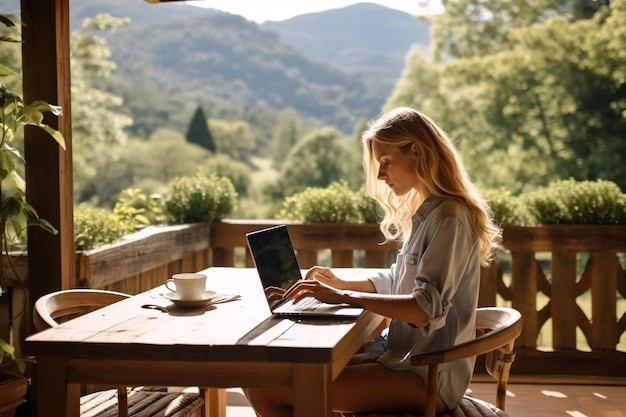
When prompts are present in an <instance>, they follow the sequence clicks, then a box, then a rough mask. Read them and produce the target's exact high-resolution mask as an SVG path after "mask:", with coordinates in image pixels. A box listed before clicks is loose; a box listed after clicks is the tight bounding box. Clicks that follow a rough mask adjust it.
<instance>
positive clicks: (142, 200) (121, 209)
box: [113, 188, 165, 232]
mask: <svg viewBox="0 0 626 417" xmlns="http://www.w3.org/2000/svg"><path fill="white" fill-rule="evenodd" d="M159 198H160V196H148V195H146V194H145V193H144V192H142V191H141V190H140V189H139V188H127V189H125V190H122V192H121V193H120V195H119V197H118V200H117V202H116V203H115V207H113V213H114V214H115V215H116V216H117V217H118V219H119V220H120V221H121V222H122V223H123V224H124V225H127V227H128V230H129V232H132V231H133V230H134V229H135V228H136V227H137V226H138V225H143V226H147V225H151V224H158V223H163V222H164V221H165V219H164V217H163V210H162V208H161V202H160V201H159Z"/></svg>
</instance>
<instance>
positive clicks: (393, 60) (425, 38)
mask: <svg viewBox="0 0 626 417" xmlns="http://www.w3.org/2000/svg"><path fill="white" fill-rule="evenodd" d="M262 26H263V27H264V28H268V29H271V30H274V31H276V32H278V33H279V34H280V35H281V37H282V38H283V39H285V41H286V42H287V43H290V44H292V45H295V46H296V47H297V48H299V49H300V50H302V51H306V53H307V54H308V55H310V56H314V57H317V58H319V59H321V60H323V61H325V62H331V63H333V65H335V66H338V67H340V68H342V69H344V70H349V71H353V72H356V73H359V74H362V75H363V76H364V79H366V80H367V82H370V83H374V84H375V85H377V87H380V89H381V92H383V93H386V94H388V93H389V92H390V91H391V89H392V87H393V85H394V84H395V82H396V81H397V80H398V78H399V77H400V75H401V73H402V69H403V68H404V63H405V62H404V59H405V56H406V54H407V52H408V51H409V49H410V48H411V46H412V45H414V44H420V45H423V46H427V45H428V44H429V43H430V23H428V22H426V21H424V20H418V18H417V17H414V16H412V15H410V14H408V13H404V12H400V11H397V10H394V9H389V8H387V7H383V6H380V5H378V4H374V3H358V4H354V5H350V6H347V7H343V8H339V9H334V10H328V11H325V12H319V13H309V14H304V15H301V16H296V17H293V18H291V19H288V20H284V21H269V22H265V23H263V24H262Z"/></svg>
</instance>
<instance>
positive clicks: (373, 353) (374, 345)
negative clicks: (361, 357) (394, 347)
mask: <svg viewBox="0 0 626 417" xmlns="http://www.w3.org/2000/svg"><path fill="white" fill-rule="evenodd" d="M388 334H389V329H384V330H383V331H382V332H381V333H380V336H376V337H375V338H374V339H372V340H370V341H369V342H367V343H366V344H365V361H364V362H365V363H367V362H376V360H377V359H378V358H379V357H380V355H382V354H383V353H384V352H385V351H386V350H387V336H388Z"/></svg>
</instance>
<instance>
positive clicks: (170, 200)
mask: <svg viewBox="0 0 626 417" xmlns="http://www.w3.org/2000/svg"><path fill="white" fill-rule="evenodd" d="M236 205H237V192H236V191H235V187H234V186H233V183H232V182H231V181H230V180H229V179H228V178H225V177H218V176H217V175H215V174H211V175H204V174H198V175H196V176H186V177H178V178H175V179H173V180H172V181H170V182H169V183H168V184H167V187H166V191H165V193H164V197H163V211H164V213H165V215H166V216H167V218H168V219H169V220H170V221H171V222H172V223H198V222H212V221H214V220H220V219H223V218H224V217H226V216H227V215H228V214H230V213H232V212H233V210H234V209H235V208H236Z"/></svg>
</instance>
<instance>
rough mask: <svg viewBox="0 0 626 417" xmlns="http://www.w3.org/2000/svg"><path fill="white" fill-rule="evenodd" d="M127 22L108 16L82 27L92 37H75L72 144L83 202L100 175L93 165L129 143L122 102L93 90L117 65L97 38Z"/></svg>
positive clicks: (77, 190)
mask: <svg viewBox="0 0 626 417" xmlns="http://www.w3.org/2000/svg"><path fill="white" fill-rule="evenodd" d="M128 21H129V20H128V19H118V18H113V17H111V16H109V15H107V14H103V15H98V16H97V17H96V18H94V19H85V21H84V23H83V27H84V28H85V29H86V30H87V31H90V33H80V32H74V33H72V42H71V47H72V60H71V65H72V143H73V145H72V146H73V168H74V196H75V201H76V202H80V201H81V200H80V198H81V196H82V195H85V194H90V192H89V191H88V190H86V188H89V187H90V185H89V184H90V183H91V182H92V180H94V179H95V178H96V177H97V176H98V175H99V173H98V171H97V170H96V168H95V163H94V161H95V160H96V159H99V158H100V157H101V156H102V155H108V154H109V153H110V149H111V148H113V147H115V146H116V145H119V144H123V143H125V142H126V141H127V140H128V137H127V135H126V133H125V131H124V128H126V127H127V126H129V125H130V124H131V123H132V120H131V119H130V117H128V116H126V115H124V114H123V113H122V112H121V111H120V106H121V104H122V99H121V98H120V97H118V96H116V95H114V94H111V93H108V92H106V91H103V90H100V89H97V88H95V87H94V86H93V84H94V83H93V81H94V79H96V78H102V77H108V76H109V75H110V73H111V71H113V70H114V69H115V63H114V62H112V61H110V60H109V59H108V57H109V56H110V54H111V51H110V50H109V48H108V47H107V45H106V41H105V39H104V38H103V37H102V36H99V35H98V34H99V33H100V32H101V31H102V30H108V31H114V30H116V29H117V28H119V27H121V26H124V25H126V24H127V23H128Z"/></svg>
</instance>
